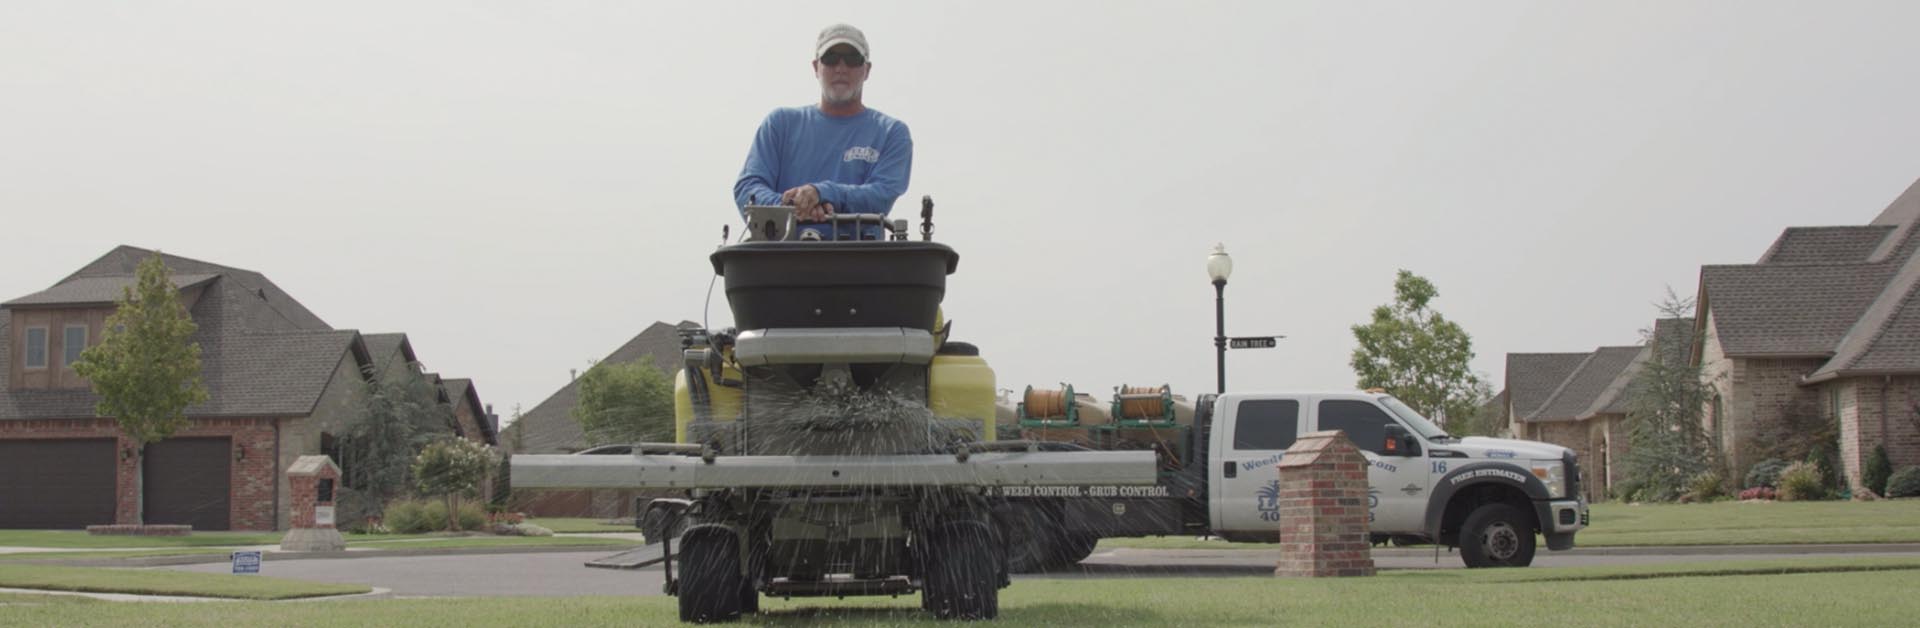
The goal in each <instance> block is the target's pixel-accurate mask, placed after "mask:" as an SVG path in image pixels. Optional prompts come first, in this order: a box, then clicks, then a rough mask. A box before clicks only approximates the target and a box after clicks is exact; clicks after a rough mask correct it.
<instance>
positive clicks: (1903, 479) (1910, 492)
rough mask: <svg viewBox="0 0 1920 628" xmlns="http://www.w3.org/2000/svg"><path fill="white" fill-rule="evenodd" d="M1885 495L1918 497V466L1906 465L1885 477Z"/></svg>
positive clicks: (1919, 469)
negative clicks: (1891, 475)
mask: <svg viewBox="0 0 1920 628" xmlns="http://www.w3.org/2000/svg"><path fill="white" fill-rule="evenodd" d="M1887 497H1920V467H1907V468H1905V469H1901V470H1900V471H1899V472H1898V473H1895V474H1893V477H1890V478H1887Z"/></svg>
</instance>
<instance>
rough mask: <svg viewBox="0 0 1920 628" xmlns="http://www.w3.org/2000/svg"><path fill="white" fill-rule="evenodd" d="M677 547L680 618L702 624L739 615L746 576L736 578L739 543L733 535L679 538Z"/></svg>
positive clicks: (707, 534)
mask: <svg viewBox="0 0 1920 628" xmlns="http://www.w3.org/2000/svg"><path fill="white" fill-rule="evenodd" d="M679 550H680V551H679V552H678V554H679V556H678V557H677V558H678V559H679V561H680V565H679V566H680V621H684V622H690V623H696V624H704V623H709V622H716V621H727V620H730V619H734V618H737V617H739V616H740V606H741V598H742V596H741V595H740V592H741V590H743V589H744V588H745V587H746V579H745V578H742V577H740V544H739V543H738V542H737V541H735V540H734V538H733V535H731V534H723V533H716V532H703V533H697V534H694V535H692V536H687V537H682V538H681V542H680V547H679ZM756 603H757V598H756Z"/></svg>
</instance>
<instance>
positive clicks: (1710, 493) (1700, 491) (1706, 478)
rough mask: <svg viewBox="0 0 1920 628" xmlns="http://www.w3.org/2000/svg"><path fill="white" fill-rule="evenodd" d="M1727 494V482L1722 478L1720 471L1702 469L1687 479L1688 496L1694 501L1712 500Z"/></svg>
mask: <svg viewBox="0 0 1920 628" xmlns="http://www.w3.org/2000/svg"><path fill="white" fill-rule="evenodd" d="M1725 494H1727V491H1726V486H1725V482H1722V481H1721V480H1720V472H1719V471H1712V470H1708V471H1701V472H1700V473H1699V474H1697V475H1694V476H1693V478H1691V479H1689V480H1687V497H1689V498H1692V499H1693V501H1697V502H1705V501H1712V500H1713V499H1714V498H1716V497H1720V496H1721V495H1725Z"/></svg>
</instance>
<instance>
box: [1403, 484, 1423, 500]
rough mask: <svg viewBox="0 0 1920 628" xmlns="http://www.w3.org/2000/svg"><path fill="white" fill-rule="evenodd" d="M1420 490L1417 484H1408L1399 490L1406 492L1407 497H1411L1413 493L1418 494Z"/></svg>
mask: <svg viewBox="0 0 1920 628" xmlns="http://www.w3.org/2000/svg"><path fill="white" fill-rule="evenodd" d="M1420 490H1421V489H1420V485H1419V484H1408V485H1407V486H1406V488H1402V489H1400V492H1402V493H1406V494H1407V496H1408V497H1412V496H1414V495H1419V494H1420Z"/></svg>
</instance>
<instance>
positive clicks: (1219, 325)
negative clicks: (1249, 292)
mask: <svg viewBox="0 0 1920 628" xmlns="http://www.w3.org/2000/svg"><path fill="white" fill-rule="evenodd" d="M1232 274H1233V258H1232V257H1228V256H1227V247H1226V245H1224V244H1215V245H1213V254H1212V255H1208V256H1207V276H1208V277H1211V278H1212V279H1213V354H1214V374H1215V375H1216V376H1217V377H1218V379H1219V388H1220V390H1219V392H1221V393H1225V392H1227V277H1228V276H1229V275H1232Z"/></svg>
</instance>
